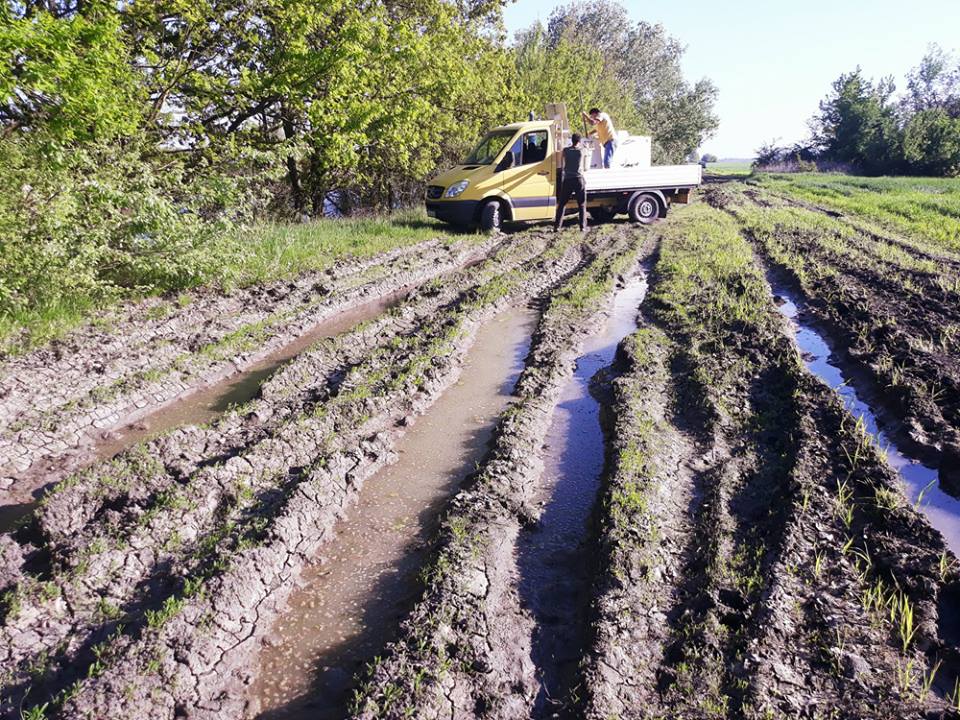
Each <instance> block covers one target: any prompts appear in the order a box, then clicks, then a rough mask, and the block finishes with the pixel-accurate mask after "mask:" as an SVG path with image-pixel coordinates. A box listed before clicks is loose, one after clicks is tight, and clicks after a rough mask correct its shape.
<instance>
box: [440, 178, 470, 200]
mask: <svg viewBox="0 0 960 720" xmlns="http://www.w3.org/2000/svg"><path fill="white" fill-rule="evenodd" d="M469 184H470V181H469V180H461V181H460V182H458V183H456V184H454V185H451V186H450V187H448V188H447V194H446V195H445V196H444V197H448V198H451V197H456V196H457V195H459V194H460V193H462V192H463V191H464V190H466V189H467V185H469Z"/></svg>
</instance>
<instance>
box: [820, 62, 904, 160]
mask: <svg viewBox="0 0 960 720" xmlns="http://www.w3.org/2000/svg"><path fill="white" fill-rule="evenodd" d="M894 89H895V88H894V85H893V80H892V79H890V78H885V79H882V80H881V81H880V82H878V83H876V84H874V83H873V82H872V81H870V80H867V79H866V78H864V77H863V73H862V71H861V69H860V68H859V67H858V68H857V69H856V70H855V71H854V72H852V73H846V74H843V75H841V76H840V77H839V78H838V79H837V80H836V81H835V82H834V83H833V87H832V92H831V93H830V95H828V96H827V97H826V98H825V99H824V100H823V101H821V103H820V112H819V114H818V115H817V116H816V117H815V118H814V119H813V121H812V124H811V129H812V130H813V135H814V140H815V143H816V145H817V147H818V148H819V150H820V152H821V154H822V155H824V156H825V157H827V158H829V159H831V160H833V161H836V162H843V163H850V164H852V165H854V166H855V167H857V168H859V169H861V170H863V171H865V172H867V173H882V172H890V171H891V170H893V169H894V168H896V167H898V166H899V165H900V163H901V150H900V148H901V134H900V129H899V127H898V125H897V117H896V108H895V106H894V104H893V103H892V102H891V97H892V95H893V92H894Z"/></svg>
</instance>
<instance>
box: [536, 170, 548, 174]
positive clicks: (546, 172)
mask: <svg viewBox="0 0 960 720" xmlns="http://www.w3.org/2000/svg"><path fill="white" fill-rule="evenodd" d="M549 174H550V171H549V170H544V171H543V172H538V173H537V175H549Z"/></svg>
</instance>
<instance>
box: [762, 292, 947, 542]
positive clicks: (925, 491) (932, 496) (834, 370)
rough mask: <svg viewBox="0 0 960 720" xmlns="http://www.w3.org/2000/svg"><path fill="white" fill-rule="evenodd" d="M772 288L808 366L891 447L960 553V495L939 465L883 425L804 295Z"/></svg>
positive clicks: (914, 499)
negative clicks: (906, 449)
mask: <svg viewBox="0 0 960 720" xmlns="http://www.w3.org/2000/svg"><path fill="white" fill-rule="evenodd" d="M771 287H772V289H773V293H774V297H775V298H776V299H778V302H777V305H778V309H779V311H780V314H781V315H783V316H784V317H786V318H787V319H788V320H789V321H790V324H791V327H792V328H793V331H794V335H795V337H796V341H797V346H798V348H799V349H800V355H801V357H802V358H803V362H804V364H805V365H806V367H807V369H808V370H809V371H810V372H812V373H813V374H815V375H816V376H817V377H819V378H820V379H821V380H823V381H824V382H826V383H827V384H828V385H829V386H830V387H831V388H833V389H834V390H835V391H836V392H837V394H838V395H839V396H840V399H841V400H842V401H843V404H844V405H845V406H846V408H847V410H848V411H849V412H850V414H851V415H853V416H854V417H859V418H862V421H863V423H864V427H865V429H866V431H867V432H868V433H870V435H872V436H873V437H874V438H875V439H876V442H877V444H878V445H879V446H880V447H881V448H882V449H883V450H884V451H885V453H886V456H887V462H888V463H889V464H890V467H892V468H893V469H894V470H896V471H897V472H898V473H899V474H900V477H901V478H902V480H903V486H904V491H905V493H906V497H907V499H908V500H909V501H910V502H911V503H912V504H914V505H916V506H918V507H919V508H920V509H921V510H922V511H923V513H924V514H925V515H926V516H927V519H928V520H929V521H930V524H931V525H933V527H935V528H936V529H937V530H938V531H939V532H940V534H941V535H943V538H944V540H945V541H946V543H947V545H948V546H949V548H950V549H951V550H952V551H953V552H954V554H960V500H957V499H956V498H953V497H951V496H950V495H948V494H947V493H945V492H943V490H941V489H940V486H939V484H938V479H937V477H938V474H937V471H936V470H934V469H933V468H930V467H927V466H926V465H924V464H923V463H921V462H919V461H918V460H916V459H914V458H910V457H909V456H907V455H905V454H904V453H903V452H902V451H901V450H900V449H899V448H898V447H897V445H896V443H895V442H894V441H893V439H892V438H891V437H890V436H889V434H887V433H886V432H884V431H883V430H882V429H880V427H879V425H878V423H877V416H876V414H875V413H874V411H873V409H872V408H871V407H870V405H869V404H868V403H867V402H865V401H864V400H863V398H862V397H861V396H860V394H859V393H858V392H857V391H856V389H855V388H854V387H853V384H852V380H853V377H852V376H851V374H850V373H848V372H846V371H845V369H844V368H843V367H842V365H841V364H840V363H839V362H837V360H836V357H835V355H834V354H833V352H832V351H831V348H830V344H829V343H828V341H827V339H826V338H825V337H824V336H823V335H821V334H820V333H818V332H817V331H816V330H814V329H813V328H812V327H810V326H809V325H808V324H806V323H805V322H804V321H803V312H802V309H801V308H802V301H800V300H799V298H798V296H797V295H795V294H794V293H793V292H792V291H791V290H790V288H788V287H786V286H785V285H783V284H780V283H777V282H775V281H773V280H771Z"/></svg>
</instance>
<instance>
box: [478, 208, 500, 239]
mask: <svg viewBox="0 0 960 720" xmlns="http://www.w3.org/2000/svg"><path fill="white" fill-rule="evenodd" d="M502 222H503V212H501V210H500V203H499V202H497V201H496V200H490V201H489V202H488V203H487V204H485V205H484V206H483V207H482V208H480V229H481V230H483V231H484V232H488V233H489V232H496V231H498V230H499V229H500V225H501V223H502Z"/></svg>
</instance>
